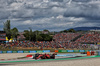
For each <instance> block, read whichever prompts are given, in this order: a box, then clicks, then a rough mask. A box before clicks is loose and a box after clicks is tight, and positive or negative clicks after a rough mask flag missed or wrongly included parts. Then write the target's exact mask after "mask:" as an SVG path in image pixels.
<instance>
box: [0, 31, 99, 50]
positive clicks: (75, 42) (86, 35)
mask: <svg viewBox="0 0 100 66" xmlns="http://www.w3.org/2000/svg"><path fill="white" fill-rule="evenodd" d="M99 42H100V33H99V32H95V31H92V32H91V31H88V32H76V33H56V34H55V35H53V40H52V41H25V40H24V41H15V42H7V43H5V44H3V43H1V44H0V47H1V49H5V48H9V49H11V48H12V49H13V48H17V47H20V48H34V47H35V48H41V49H43V48H54V49H58V48H63V49H99V46H100V45H99Z"/></svg>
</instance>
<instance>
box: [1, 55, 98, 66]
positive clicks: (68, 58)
mask: <svg viewBox="0 0 100 66" xmlns="http://www.w3.org/2000/svg"><path fill="white" fill-rule="evenodd" d="M74 55H75V54H58V56H56V59H44V60H34V59H31V58H24V59H16V60H6V61H5V60H4V61H0V66H100V56H88V57H86V56H84V57H72V56H74ZM78 55H80V54H78Z"/></svg>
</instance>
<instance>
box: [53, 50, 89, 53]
mask: <svg viewBox="0 0 100 66" xmlns="http://www.w3.org/2000/svg"><path fill="white" fill-rule="evenodd" d="M87 51H91V50H55V52H63V53H64V52H65V53H66V52H87Z"/></svg>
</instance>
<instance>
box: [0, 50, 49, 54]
mask: <svg viewBox="0 0 100 66" xmlns="http://www.w3.org/2000/svg"><path fill="white" fill-rule="evenodd" d="M43 52H44V53H47V52H50V50H37V51H0V54H1V53H43Z"/></svg>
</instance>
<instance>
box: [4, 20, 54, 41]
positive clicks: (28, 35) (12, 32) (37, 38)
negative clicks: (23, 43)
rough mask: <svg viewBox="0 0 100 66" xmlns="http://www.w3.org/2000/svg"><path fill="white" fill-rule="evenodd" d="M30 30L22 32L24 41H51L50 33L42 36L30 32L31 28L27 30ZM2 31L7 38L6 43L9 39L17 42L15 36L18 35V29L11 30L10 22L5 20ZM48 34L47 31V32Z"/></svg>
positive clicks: (35, 32) (37, 32)
mask: <svg viewBox="0 0 100 66" xmlns="http://www.w3.org/2000/svg"><path fill="white" fill-rule="evenodd" d="M29 29H30V30H24V34H23V35H24V37H25V40H30V41H51V40H52V38H53V37H52V36H51V34H50V33H48V34H43V33H42V32H41V31H38V30H36V31H34V32H33V31H32V29H31V28H29ZM4 31H5V32H6V36H7V38H8V41H9V40H10V39H11V38H15V39H16V40H17V36H19V34H18V32H19V31H18V29H17V28H16V27H14V28H12V29H11V25H10V20H7V21H6V22H4ZM44 31H48V30H44ZM48 32H49V31H48Z"/></svg>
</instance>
